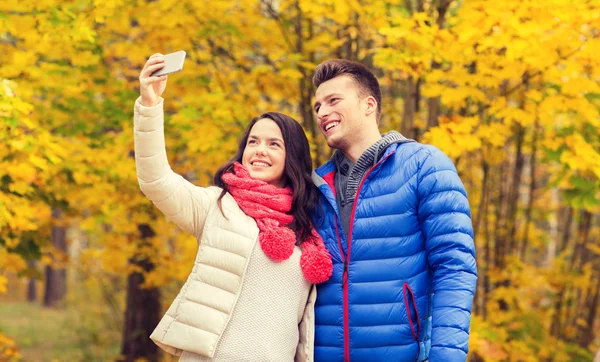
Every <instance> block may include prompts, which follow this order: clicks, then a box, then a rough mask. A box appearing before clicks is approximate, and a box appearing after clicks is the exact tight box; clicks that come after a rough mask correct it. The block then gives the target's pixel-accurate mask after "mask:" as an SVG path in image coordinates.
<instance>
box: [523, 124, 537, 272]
mask: <svg viewBox="0 0 600 362" xmlns="http://www.w3.org/2000/svg"><path fill="white" fill-rule="evenodd" d="M537 134H538V120H537V118H536V120H535V124H534V126H533V136H532V140H531V158H530V162H529V201H528V203H527V210H526V211H525V231H524V235H523V242H522V243H521V253H520V255H521V260H523V261H524V260H525V253H526V252H527V244H528V242H529V240H528V239H529V225H530V224H531V212H532V210H533V203H534V200H535V188H536V180H535V177H536V175H535V172H536V161H537V160H536V152H537Z"/></svg>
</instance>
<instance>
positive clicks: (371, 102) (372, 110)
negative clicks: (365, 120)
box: [365, 96, 377, 116]
mask: <svg viewBox="0 0 600 362" xmlns="http://www.w3.org/2000/svg"><path fill="white" fill-rule="evenodd" d="M366 102H367V109H366V112H365V115H366V116H370V115H371V114H377V101H376V100H375V97H373V96H368V97H367V98H366Z"/></svg>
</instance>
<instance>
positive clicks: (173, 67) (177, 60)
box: [150, 50, 185, 77]
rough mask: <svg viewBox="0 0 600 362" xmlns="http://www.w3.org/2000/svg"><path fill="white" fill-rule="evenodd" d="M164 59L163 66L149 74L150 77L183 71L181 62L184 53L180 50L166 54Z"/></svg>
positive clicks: (183, 59)
mask: <svg viewBox="0 0 600 362" xmlns="http://www.w3.org/2000/svg"><path fill="white" fill-rule="evenodd" d="M164 59H165V66H164V67H162V68H161V69H159V70H157V71H154V72H153V73H152V74H150V76H151V77H156V76H159V75H167V74H173V73H177V72H180V71H181V70H182V69H183V62H184V61H185V51H184V50H180V51H178V52H175V53H170V54H166V55H165V56H164Z"/></svg>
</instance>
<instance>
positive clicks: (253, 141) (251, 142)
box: [248, 140, 256, 145]
mask: <svg viewBox="0 0 600 362" xmlns="http://www.w3.org/2000/svg"><path fill="white" fill-rule="evenodd" d="M255 143H256V141H255V140H250V141H248V144H249V145H253V144H255Z"/></svg>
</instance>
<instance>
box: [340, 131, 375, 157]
mask: <svg viewBox="0 0 600 362" xmlns="http://www.w3.org/2000/svg"><path fill="white" fill-rule="evenodd" d="M380 139H381V133H379V130H377V132H370V133H369V134H366V135H364V136H363V137H362V138H361V139H360V141H359V142H356V143H353V144H352V145H351V146H350V147H348V148H347V149H345V150H341V151H342V152H343V153H344V156H346V158H347V159H349V160H350V161H352V163H356V162H357V161H358V159H359V158H360V156H362V154H363V153H364V152H365V151H366V150H367V149H368V148H369V147H371V146H373V145H374V144H375V143H376V142H377V141H379V140H380Z"/></svg>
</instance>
